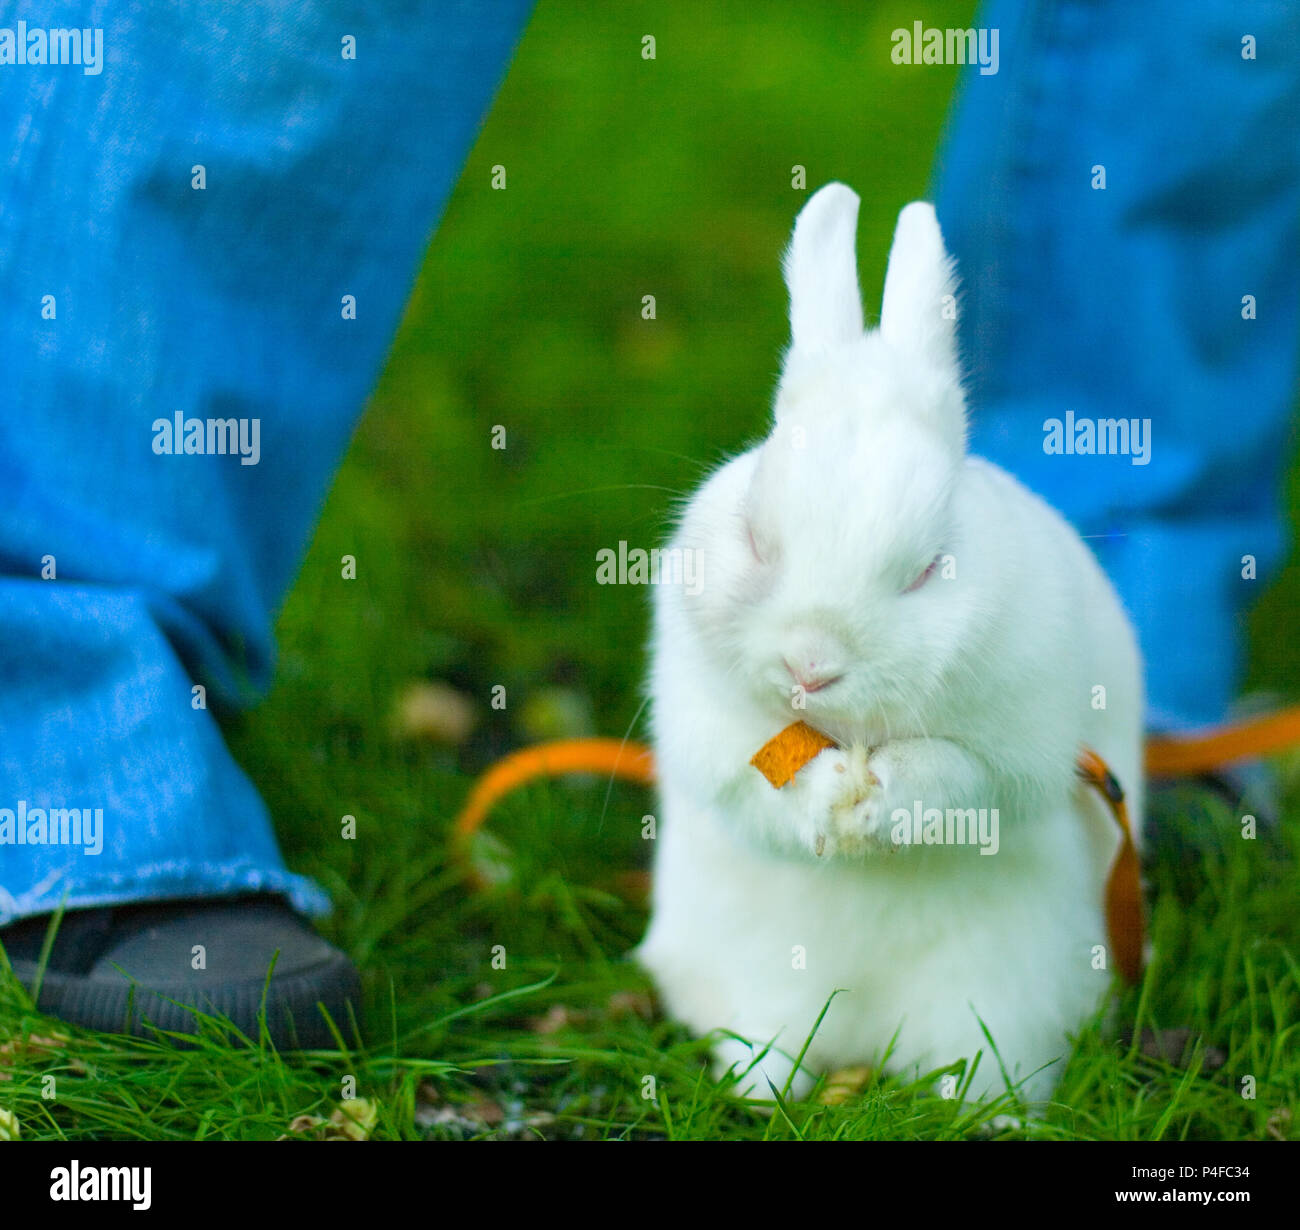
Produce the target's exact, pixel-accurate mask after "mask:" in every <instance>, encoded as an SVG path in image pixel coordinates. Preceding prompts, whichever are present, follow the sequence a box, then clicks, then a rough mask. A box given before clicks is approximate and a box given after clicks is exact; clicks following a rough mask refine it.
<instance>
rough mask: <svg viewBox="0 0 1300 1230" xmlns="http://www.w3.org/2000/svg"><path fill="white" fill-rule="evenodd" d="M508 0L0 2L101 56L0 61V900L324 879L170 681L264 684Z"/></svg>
mask: <svg viewBox="0 0 1300 1230" xmlns="http://www.w3.org/2000/svg"><path fill="white" fill-rule="evenodd" d="M528 7H529V5H528V3H527V0H495V2H494V3H492V4H490V5H488V4H480V3H476V2H475V0H427V2H415V0H412V2H408V3H403V2H402V0H388V2H386V3H382V4H381V3H375V2H371V3H361V2H356V3H343V2H341V0H318V2H317V3H287V2H275V3H273V2H271V0H262V2H247V0H246V2H245V3H240V4H233V3H232V4H224V3H223V4H215V3H214V4H203V5H199V4H186V5H177V4H173V3H170V2H165V0H148V2H139V0H137V2H134V3H130V2H124V0H114V2H113V3H108V2H106V0H105V2H100V3H94V2H92V3H89V4H87V5H84V6H82V10H81V11H79V12H78V13H77V14H75V15H74V14H71V13H70V12H69V11H67V10H66V8H65V7H64V6H57V5H50V4H42V3H40V2H39V0H38V2H36V3H26V4H16V3H12V2H9V0H0V28H4V29H13V28H15V27H17V26H18V23H19V21H20V20H22V21H25V22H26V25H27V28H28V30H29V31H30V30H31V29H33V28H35V27H38V26H40V25H42V24H44V25H48V26H66V25H67V24H68V23H69V22H70V21H72V20H74V19H75V20H76V21H78V22H79V23H80V24H82V25H84V26H89V27H102V30H103V44H102V47H103V58H102V61H101V62H100V68H101V70H102V71H99V72H95V71H93V67H92V66H90V65H85V64H83V65H82V66H76V65H55V64H48V63H46V64H35V63H26V64H4V65H0V143H2V147H3V150H4V157H3V160H2V161H0V364H2V366H0V924H3V923H5V922H8V921H11V920H12V919H14V918H15V917H21V916H24V915H27V914H34V913H41V912H44V911H47V910H51V909H54V908H56V907H57V906H58V905H59V904H60V902H62V901H66V903H67V904H68V905H69V906H73V907H76V906H91V905H102V904H111V903H114V902H126V901H137V900H143V899H159V898H166V897H176V896H191V895H221V894H228V893H234V892H244V891H251V890H265V891H275V892H282V893H286V894H288V895H289V896H290V897H291V899H292V900H293V901H294V903H295V904H296V905H297V906H298V907H299V908H301V909H306V910H323V909H325V908H327V907H328V902H327V900H326V898H325V896H324V894H323V893H322V892H321V891H320V889H319V888H317V887H316V886H315V885H314V884H312V883H311V882H310V881H309V880H306V879H304V878H302V877H300V876H296V875H292V874H290V873H289V871H288V870H287V869H286V868H285V866H284V863H283V861H282V859H281V856H280V853H279V851H278V849H277V847H276V843H275V839H274V837H273V835H272V833H271V829H270V825H269V820H268V817H267V814H266V810H265V808H264V806H263V804H262V802H261V800H260V799H259V798H258V796H257V794H256V792H255V790H254V789H253V787H252V786H251V784H250V783H249V781H248V779H247V778H246V777H245V776H244V774H243V773H242V772H241V771H240V770H239V768H238V767H237V766H236V765H235V764H234V762H233V761H232V760H231V758H230V756H229V754H228V752H227V751H226V749H225V747H224V745H223V743H222V740H221V736H220V734H219V732H218V730H217V727H216V725H215V724H214V721H213V718H212V710H211V709H208V708H203V707H196V703H197V702H196V700H195V695H194V692H193V690H192V689H193V687H194V684H195V683H198V684H201V685H203V687H205V688H206V701H207V703H208V704H210V705H215V706H217V707H218V708H219V707H221V706H226V707H236V706H239V705H242V704H246V703H247V702H248V701H249V700H250V699H253V698H254V697H256V696H257V695H258V694H259V693H260V692H262V691H263V690H264V689H265V687H266V686H267V684H268V682H269V678H270V674H271V667H272V656H273V646H272V639H271V625H272V618H273V613H274V610H275V608H276V607H277V606H278V604H279V602H280V600H281V598H282V597H283V594H284V592H285V590H286V589H287V587H288V585H289V583H290V581H291V579H292V577H293V574H294V571H295V569H296V567H297V564H298V561H299V560H300V558H301V555H302V552H303V550H304V548H305V545H306V543H307V540H308V537H309V534H310V532H311V527H312V524H313V522H314V520H315V517H316V515H317V513H318V510H319V506H320V503H321V501H322V498H323V495H324V491H325V488H326V485H327V483H328V480H329V477H330V475H331V473H332V472H333V470H334V468H335V466H336V465H337V463H338V460H339V457H340V455H341V453H342V451H343V449H344V447H345V445H346V443H347V441H348V438H349V436H350V434H351V431H352V428H353V425H354V423H355V420H356V418H357V415H358V413H359V411H360V409H361V406H362V405H363V403H364V400H365V398H366V396H367V394H368V392H369V390H370V388H371V387H372V385H373V382H374V380H375V378H376V376H377V374H378V370H379V366H380V364H381V362H382V360H383V356H384V353H385V350H386V348H387V346H388V344H389V342H390V340H391V337H392V335H393V333H394V331H395V329H396V326H397V322H398V319H399V316H400V313H401V310H402V307H403V304H404V302H405V300H406V297H407V294H408V291H409V288H410V284H411V281H412V279H413V277H414V274H415V271H416V268H417V265H418V263H419V260H420V257H421V255H422V253H423V251H424V247H425V244H426V243H427V241H428V237H429V233H430V230H431V227H432V225H433V223H434V221H435V219H436V216H437V214H438V211H439V209H440V208H441V206H442V204H443V202H444V201H445V199H446V197H447V195H448V193H449V191H450V189H451V186H452V184H453V183H454V181H455V177H456V174H457V172H458V170H459V168H460V165H461V163H462V160H463V159H464V156H465V154H466V152H467V150H468V148H469V145H470V143H471V141H472V139H473V136H474V132H475V130H476V127H477V124H478V122H479V119H480V117H481V116H482V114H483V111H484V109H485V107H486V105H487V103H488V100H489V98H490V94H491V91H492V89H493V87H494V86H495V84H496V82H497V81H498V79H499V77H500V75H501V73H502V71H503V68H504V65H505V63H506V60H507V57H508V55H509V52H510V49H511V47H512V45H513V43H514V40H515V38H516V37H517V35H518V33H519V31H520V29H521V27H522V24H523V21H524V18H525V16H526V13H527V10H528ZM29 37H30V36H29ZM92 37H93V36H92ZM349 39H351V40H355V41H354V43H353V44H349V42H348V41H347V40H349ZM91 45H92V44H91V42H90V40H89V39H88V40H87V47H88V48H89V47H90V46H91ZM353 46H354V47H355V56H352V55H345V52H348V51H350V50H351V49H352V47H353ZM87 68H92V71H86V69H87ZM200 168H201V170H200ZM200 185H202V186H200ZM345 296H352V297H353V300H352V301H354V302H355V318H349V313H347V312H346V311H345V307H344V301H345ZM177 416H180V418H181V423H182V427H181V431H180V432H179V433H178V432H175V431H174V430H173V428H174V424H175V420H176V417H177ZM192 420H203V421H204V425H203V426H201V427H200V428H198V430H197V434H195V432H194V430H193V429H192V428H191V426H190V422H191V421H192ZM209 420H210V421H212V422H216V423H217V424H218V425H217V427H216V428H215V429H214V428H212V427H211V425H210V423H209ZM232 424H233V426H232ZM173 436H175V437H176V438H175V439H172V437H173ZM194 446H198V447H200V448H201V449H202V451H195V448H194ZM223 446H225V447H226V448H227V452H226V453H225V454H224V455H221V454H220V453H219V452H218V451H217V450H219V449H220V448H221V447H223ZM187 448H189V450H190V451H189V452H187V451H186V450H187ZM231 450H235V451H234V453H233V455H232V451H231ZM214 453H215V454H216V455H214ZM62 809H77V812H78V813H79V814H78V815H77V816H75V817H74V816H73V815H71V814H61V813H62ZM80 813H84V814H85V817H86V822H85V823H82V816H81V814H80ZM99 815H102V821H101V823H102V828H99V827H97V824H96V821H95V817H96V816H99ZM74 820H75V821H76V824H75V826H74ZM78 835H79V837H78ZM56 836H57V837H59V838H64V837H66V838H68V840H67V842H62V841H54V840H52V838H54V837H56ZM96 847H99V848H98V849H96Z"/></svg>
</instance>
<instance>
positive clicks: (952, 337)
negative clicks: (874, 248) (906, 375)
mask: <svg viewBox="0 0 1300 1230" xmlns="http://www.w3.org/2000/svg"><path fill="white" fill-rule="evenodd" d="M880 332H881V334H882V335H883V336H884V338H885V341H887V342H888V343H889V344H890V345H891V346H892V347H894V348H895V349H897V350H901V351H906V352H907V353H909V354H913V355H916V356H917V357H918V358H920V359H922V360H924V361H926V362H928V363H932V364H934V365H935V366H937V367H941V368H945V369H948V370H950V371H952V372H954V373H955V372H956V370H957V279H956V274H955V272H954V267H953V259H952V257H951V256H949V255H948V250H947V249H946V248H945V247H944V245H943V235H942V234H941V233H940V231H939V220H938V218H936V217H935V215H934V206H933V205H930V204H928V203H927V202H925V201H913V202H912V204H910V205H905V206H904V207H903V210H902V212H901V213H900V214H899V215H898V227H897V229H896V230H895V231H894V245H893V247H892V248H891V249H890V251H889V269H888V271H887V272H886V274H885V296H884V301H883V302H882V303H881V306H880Z"/></svg>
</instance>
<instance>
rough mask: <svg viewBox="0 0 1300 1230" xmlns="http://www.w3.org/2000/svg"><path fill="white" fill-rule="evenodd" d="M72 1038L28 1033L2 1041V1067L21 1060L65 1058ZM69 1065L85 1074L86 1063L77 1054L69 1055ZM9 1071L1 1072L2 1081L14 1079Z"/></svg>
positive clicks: (0, 1051)
mask: <svg viewBox="0 0 1300 1230" xmlns="http://www.w3.org/2000/svg"><path fill="white" fill-rule="evenodd" d="M71 1041H72V1039H71V1038H70V1037H69V1036H68V1035H67V1034H58V1033H56V1034H51V1035H50V1036H49V1037H46V1036H44V1035H43V1034H28V1035H27V1036H26V1037H14V1038H9V1039H8V1040H7V1041H5V1042H0V1067H10V1068H11V1067H13V1066H14V1064H16V1063H17V1062H18V1061H19V1060H24V1061H27V1062H30V1061H32V1060H39V1059H46V1058H50V1057H53V1058H63V1057H64V1054H65V1053H66V1050H67V1047H68V1044H69V1043H71ZM67 1060H68V1066H69V1067H71V1068H72V1070H73V1071H74V1072H78V1073H81V1074H84V1073H85V1071H86V1065H85V1064H84V1063H82V1062H81V1060H80V1059H77V1058H76V1057H75V1056H72V1055H68V1056H67ZM12 1079H13V1077H12V1076H10V1075H9V1073H7V1072H0V1081H7V1080H12Z"/></svg>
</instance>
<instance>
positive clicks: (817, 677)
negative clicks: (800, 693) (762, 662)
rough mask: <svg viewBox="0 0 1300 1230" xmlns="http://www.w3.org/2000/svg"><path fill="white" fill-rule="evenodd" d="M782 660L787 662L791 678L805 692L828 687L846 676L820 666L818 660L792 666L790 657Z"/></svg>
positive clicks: (786, 665)
mask: <svg viewBox="0 0 1300 1230" xmlns="http://www.w3.org/2000/svg"><path fill="white" fill-rule="evenodd" d="M782 661H783V662H785V669H786V670H788V671H789V672H790V678H791V679H793V680H794V681H795V683H797V684H798V685H799V686H800V687H801V688H803V690H804V691H805V692H820V691H821V690H822V688H828V687H830V686H831V684H832V683H838V682H839V681H840V680H841V679H843V678H844V676H843V674H836V673H835V672H834V671H828V670H825V669H822V668H820V667H819V666H818V664H817V663H816V662H808V663H805V664H803V665H800V666H791V665H790V662H789V660H788V659H786V658H783V659H782Z"/></svg>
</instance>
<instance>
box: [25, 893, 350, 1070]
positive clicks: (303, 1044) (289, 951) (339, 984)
mask: <svg viewBox="0 0 1300 1230" xmlns="http://www.w3.org/2000/svg"><path fill="white" fill-rule="evenodd" d="M50 918H51V916H50V915H48V914H46V915H42V916H40V917H37V918H25V919H22V920H21V921H20V922H17V923H12V924H10V925H9V926H8V927H4V928H0V944H3V945H4V949H5V952H6V953H7V954H8V956H9V961H10V963H11V964H12V966H13V970H14V973H15V974H16V975H17V977H18V980H19V981H20V982H21V983H22V984H23V985H24V986H26V987H27V988H28V989H29V990H30V989H31V988H32V987H34V986H35V984H36V975H37V970H38V964H39V959H40V953H41V948H42V945H43V944H44V942H45V935H46V932H47V931H48V929H49V924H50ZM200 945H201V949H199V950H198V951H196V947H197V946H200ZM277 950H278V951H279V956H278V957H276V958H275V970H274V973H273V974H272V976H271V981H270V985H269V987H268V986H267V979H266V976H267V970H268V969H270V967H271V960H272V957H273V956H275V953H276V951H277ZM196 965H200V966H201V968H197V969H196V968H195V966H196ZM264 991H265V995H266V1024H267V1030H268V1033H269V1035H270V1038H271V1041H272V1042H273V1043H274V1044H275V1045H276V1046H277V1047H278V1048H281V1049H286V1050H291V1049H311V1048H324V1047H329V1048H332V1047H333V1046H334V1045H335V1043H334V1038H333V1035H332V1034H331V1033H330V1030H329V1027H328V1025H327V1024H326V1023H325V1019H324V1017H322V1015H321V1012H320V1009H319V1008H318V1007H317V1006H316V1005H317V1004H318V1003H322V1004H324V1006H325V1009H326V1010H327V1011H328V1013H329V1015H330V1017H331V1018H332V1019H333V1021H334V1022H335V1024H336V1025H337V1027H338V1029H339V1032H340V1033H341V1034H342V1035H343V1036H344V1037H345V1038H346V1037H347V1036H348V1035H349V1033H350V1032H351V1026H350V1018H349V1011H348V1005H349V1004H351V1005H352V1007H353V1010H354V1011H356V1012H359V1011H360V994H359V992H360V980H359V978H358V976H357V971H356V969H355V967H354V966H353V965H352V963H351V962H350V961H349V960H348V959H347V957H345V956H344V955H343V954H342V953H341V952H339V950H338V949H337V948H334V947H332V946H331V945H329V944H327V943H326V942H325V941H324V940H323V939H321V938H320V937H319V936H318V935H316V934H315V933H314V932H313V931H312V930H311V928H310V927H309V926H308V925H307V924H306V923H305V922H304V921H303V920H302V919H301V918H300V917H299V916H298V915H297V914H295V913H294V912H293V910H291V909H290V908H289V907H288V905H286V904H285V903H284V901H282V900H281V899H280V898H278V897H271V896H264V895H262V896H253V897H237V898H221V899H207V900H196V901H168V902H159V903H155V904H150V905H132V906H115V907H112V908H108V909H94V910H75V911H69V912H68V913H67V914H65V915H64V917H63V919H62V922H61V924H60V926H59V931H58V934H57V935H56V937H55V940H54V947H53V948H52V949H51V952H50V957H49V961H48V963H47V965H46V969H45V976H44V978H43V979H42V980H41V985H40V998H39V1000H38V1002H37V1006H38V1007H39V1008H40V1009H41V1011H43V1012H48V1013H49V1014H50V1015H51V1016H56V1017H59V1018H60V1019H61V1020H64V1021H68V1022H70V1023H72V1024H75V1025H84V1026H86V1027H87V1028H89V1029H99V1030H104V1031H107V1032H111V1033H132V1034H143V1033H146V1032H147V1031H146V1029H145V1028H144V1025H143V1022H144V1021H149V1022H152V1023H153V1024H154V1025H156V1026H158V1027H159V1028H160V1029H166V1030H174V1031H177V1032H180V1033H197V1032H198V1023H197V1021H196V1020H195V1018H194V1016H193V1014H192V1013H191V1012H189V1011H187V1010H186V1006H189V1007H193V1008H198V1009H199V1010H201V1011H203V1012H207V1013H211V1014H213V1015H219V1016H224V1017H229V1018H230V1020H231V1021H232V1022H233V1023H234V1024H235V1025H236V1026H237V1027H238V1028H239V1029H240V1030H241V1031H242V1032H243V1033H244V1034H245V1035H247V1036H248V1037H249V1038H252V1039H254V1040H256V1039H257V1036H258V1023H257V1014H258V1009H259V1008H260V1007H261V1004H262V997H263V992H264ZM172 1001H176V1002H172Z"/></svg>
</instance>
